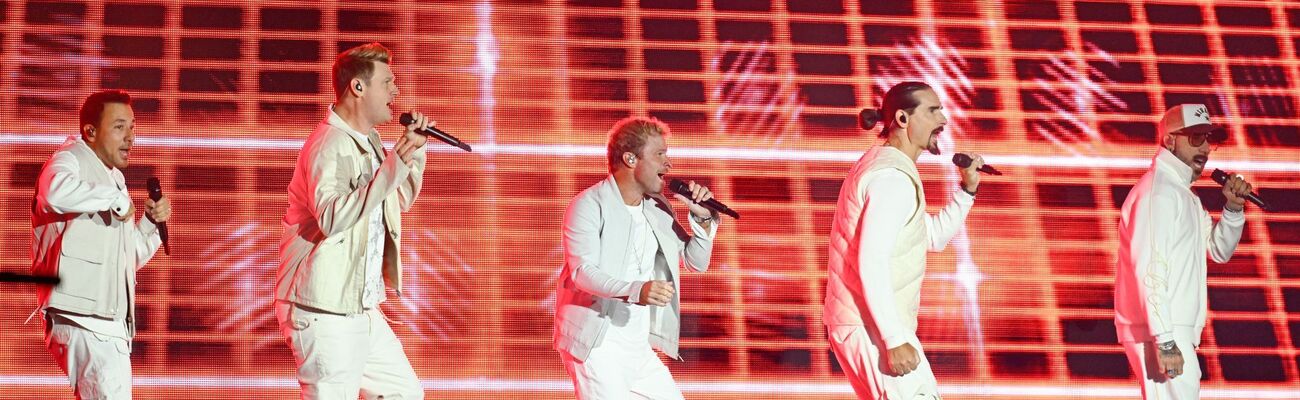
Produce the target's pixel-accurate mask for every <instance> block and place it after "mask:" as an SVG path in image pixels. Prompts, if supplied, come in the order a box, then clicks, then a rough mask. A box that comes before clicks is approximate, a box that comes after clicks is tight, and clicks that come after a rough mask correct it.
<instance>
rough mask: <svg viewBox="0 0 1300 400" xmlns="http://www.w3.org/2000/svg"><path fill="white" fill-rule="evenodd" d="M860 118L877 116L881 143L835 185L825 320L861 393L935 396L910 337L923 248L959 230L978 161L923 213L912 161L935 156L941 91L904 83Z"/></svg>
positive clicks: (871, 121) (935, 247)
mask: <svg viewBox="0 0 1300 400" xmlns="http://www.w3.org/2000/svg"><path fill="white" fill-rule="evenodd" d="M860 115H861V117H862V121H861V122H862V127H863V128H864V129H870V128H871V127H873V126H874V125H875V124H876V122H877V121H878V120H879V121H882V122H883V124H884V129H883V130H882V131H881V133H880V136H881V137H883V138H885V143H884V145H881V146H875V147H872V148H871V149H870V150H867V152H866V154H863V156H862V158H861V159H859V160H858V162H857V163H856V164H854V165H853V168H852V169H850V170H849V174H848V177H846V178H845V179H844V184H843V185H842V186H841V188H840V195H839V201H838V203H837V204H836V209H835V217H834V222H833V224H832V227H831V237H830V252H829V256H830V258H829V265H828V268H827V270H828V273H829V277H828V279H827V281H826V300H825V304H824V308H823V310H822V321H823V323H824V324H825V325H826V329H827V331H828V333H829V336H830V337H829V339H830V343H831V349H832V350H834V352H835V355H836V357H837V359H838V360H839V363H840V366H842V367H843V369H844V374H845V375H846V376H847V377H848V379H849V383H850V384H851V385H852V386H853V391H854V392H856V393H857V395H858V397H859V398H862V399H891V400H897V399H909V400H910V399H938V398H940V397H939V387H938V382H937V381H936V380H935V378H934V372H933V371H932V370H931V368H930V363H929V361H928V360H926V358H925V352H924V351H923V350H922V348H921V342H920V340H919V339H918V338H917V336H916V328H917V314H918V313H919V310H920V305H921V281H922V279H923V278H924V277H925V258H926V251H927V250H929V251H935V252H937V251H942V250H943V248H944V246H946V245H947V244H948V241H949V240H950V239H952V237H953V236H954V235H956V234H957V232H958V231H959V230H960V229H961V228H962V225H963V224H964V223H965V221H966V215H967V214H968V213H969V212H970V208H971V205H972V204H974V202H975V192H976V190H977V189H978V188H979V183H980V176H979V173H978V172H977V170H978V169H979V167H980V166H982V165H984V159H983V158H982V157H980V156H979V155H972V158H973V162H971V165H970V166H968V167H966V168H964V169H962V171H961V172H962V184H961V187H960V188H958V190H955V191H953V198H952V201H951V202H950V203H948V205H947V206H945V207H944V208H943V210H942V211H941V212H940V213H939V215H937V216H932V215H928V214H926V213H925V206H926V202H925V190H924V188H923V186H922V185H921V176H920V173H919V172H918V171H917V169H916V159H917V158H918V157H919V156H920V155H921V152H922V151H927V152H929V153H931V154H939V144H938V136H939V134H940V133H942V132H943V129H944V126H945V125H947V123H948V118H947V117H946V116H944V114H943V105H942V104H941V103H940V101H939V96H938V94H936V93H935V92H934V90H933V89H931V88H930V86H929V85H927V84H925V83H921V82H903V83H900V84H898V85H895V86H894V87H893V88H891V89H889V92H887V93H885V98H884V101H883V103H882V105H881V109H880V110H879V111H875V110H864V112H862V113H861V114H860Z"/></svg>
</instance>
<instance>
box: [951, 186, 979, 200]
mask: <svg viewBox="0 0 1300 400" xmlns="http://www.w3.org/2000/svg"><path fill="white" fill-rule="evenodd" d="M976 191H978V190H976ZM952 197H953V199H957V200H958V201H961V202H963V203H974V202H975V195H973V194H971V193H970V192H967V191H966V188H964V187H961V185H957V192H956V193H953V195H952Z"/></svg>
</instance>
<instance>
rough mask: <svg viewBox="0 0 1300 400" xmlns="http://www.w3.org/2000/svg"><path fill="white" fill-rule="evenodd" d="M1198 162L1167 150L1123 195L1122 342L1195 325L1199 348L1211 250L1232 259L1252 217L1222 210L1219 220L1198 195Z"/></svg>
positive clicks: (1118, 302) (1118, 304) (1118, 317)
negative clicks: (1125, 196) (1195, 189)
mask: <svg viewBox="0 0 1300 400" xmlns="http://www.w3.org/2000/svg"><path fill="white" fill-rule="evenodd" d="M1192 178H1193V176H1192V167H1190V166H1188V165H1187V164H1185V163H1183V162H1182V161H1181V160H1179V159H1178V157H1176V156H1174V155H1173V153H1170V152H1169V151H1168V150H1165V149H1164V148H1161V149H1160V151H1159V152H1158V153H1156V156H1155V159H1154V160H1152V162H1151V169H1149V170H1147V173H1146V174H1145V175H1142V179H1140V180H1138V183H1137V185H1135V186H1133V190H1132V191H1130V192H1129V194H1128V199H1126V200H1124V208H1123V211H1122V212H1121V214H1120V220H1119V241H1120V246H1119V265H1118V266H1117V267H1116V268H1115V330H1116V331H1117V333H1118V335H1119V340H1120V342H1150V341H1155V342H1157V343H1163V342H1167V341H1169V340H1173V331H1174V328H1175V327H1181V328H1190V329H1193V331H1192V333H1193V334H1194V337H1195V338H1196V342H1195V344H1196V345H1200V342H1201V330H1202V329H1204V328H1205V317H1206V286H1205V276H1206V263H1205V254H1206V253H1207V252H1208V253H1209V255H1210V258H1213V259H1214V261H1215V262H1219V263H1223V262H1227V261H1228V259H1229V258H1231V257H1232V252H1233V251H1234V250H1236V249H1237V242H1238V241H1239V240H1241V232H1242V230H1243V229H1244V227H1245V225H1246V216H1245V215H1244V214H1243V213H1242V212H1240V211H1238V212H1232V211H1228V210H1224V211H1223V216H1222V217H1221V218H1220V219H1219V222H1218V223H1214V221H1213V220H1212V219H1211V218H1210V213H1208V212H1206V211H1205V208H1204V207H1203V206H1201V199H1200V198H1199V197H1196V194H1195V193H1193V192H1192V190H1191V187H1192Z"/></svg>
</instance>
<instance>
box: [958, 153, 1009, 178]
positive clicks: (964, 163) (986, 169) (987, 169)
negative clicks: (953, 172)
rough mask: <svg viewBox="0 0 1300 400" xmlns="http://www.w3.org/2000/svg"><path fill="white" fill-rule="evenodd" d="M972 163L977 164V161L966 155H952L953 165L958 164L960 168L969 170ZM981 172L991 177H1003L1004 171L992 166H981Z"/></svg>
mask: <svg viewBox="0 0 1300 400" xmlns="http://www.w3.org/2000/svg"><path fill="white" fill-rule="evenodd" d="M972 162H975V159H973V158H970V156H968V155H966V153H957V154H953V155H952V163H953V164H957V166H958V167H961V168H969V167H970V163H972ZM979 171H980V172H983V173H986V174H989V175H1002V171H998V170H997V168H993V166H992V165H988V164H984V165H981V166H980V168H979Z"/></svg>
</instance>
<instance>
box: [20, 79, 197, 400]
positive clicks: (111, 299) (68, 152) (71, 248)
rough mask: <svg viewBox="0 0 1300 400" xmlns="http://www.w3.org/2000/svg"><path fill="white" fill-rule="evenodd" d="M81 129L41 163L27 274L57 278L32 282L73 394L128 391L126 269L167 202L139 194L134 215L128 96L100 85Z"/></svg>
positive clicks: (143, 251)
mask: <svg viewBox="0 0 1300 400" xmlns="http://www.w3.org/2000/svg"><path fill="white" fill-rule="evenodd" d="M80 114H81V118H80V124H81V125H80V126H81V135H80V136H72V137H69V138H68V140H67V141H66V142H64V143H63V145H62V146H60V147H59V149H58V150H57V151H55V152H54V155H53V156H51V157H50V160H49V161H48V162H46V163H45V166H44V167H41V174H40V178H39V183H38V185H37V188H36V198H35V201H33V203H32V236H33V239H32V274H33V275H41V276H57V277H59V279H60V280H61V283H60V284H59V285H58V286H54V287H50V286H42V287H40V288H38V289H37V290H36V298H37V303H39V304H40V310H41V311H43V313H44V325H45V344H46V347H47V348H48V349H49V351H50V354H51V355H53V356H54V361H55V362H56V363H57V364H58V365H59V369H62V370H63V372H64V373H66V374H68V381H70V382H71V384H72V391H73V393H74V394H75V395H76V397H77V398H78V399H130V398H131V339H132V337H133V336H135V278H136V277H135V273H136V271H137V270H139V269H140V268H142V267H144V264H145V263H146V262H148V261H149V259H150V258H153V255H154V252H156V251H158V246H160V245H161V244H162V239H161V238H160V237H159V235H158V224H162V223H163V222H166V221H167V219H168V218H170V216H171V201H170V200H168V199H167V197H161V198H160V199H159V200H158V201H157V202H155V201H153V200H148V199H146V200H145V201H144V207H145V212H144V215H145V218H141V219H140V220H139V222H137V220H136V218H135V207H134V206H133V205H132V201H131V196H130V194H128V193H127V190H126V189H127V188H126V179H125V177H124V176H123V175H122V168H126V166H127V164H128V161H127V159H128V157H129V156H130V153H131V146H132V144H134V142H135V112H134V111H133V110H132V109H131V96H130V95H128V94H127V93H126V92H123V91H118V90H108V91H103V92H98V93H95V94H92V95H90V97H87V98H86V102H85V103H84V104H82V106H81V113H80Z"/></svg>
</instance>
